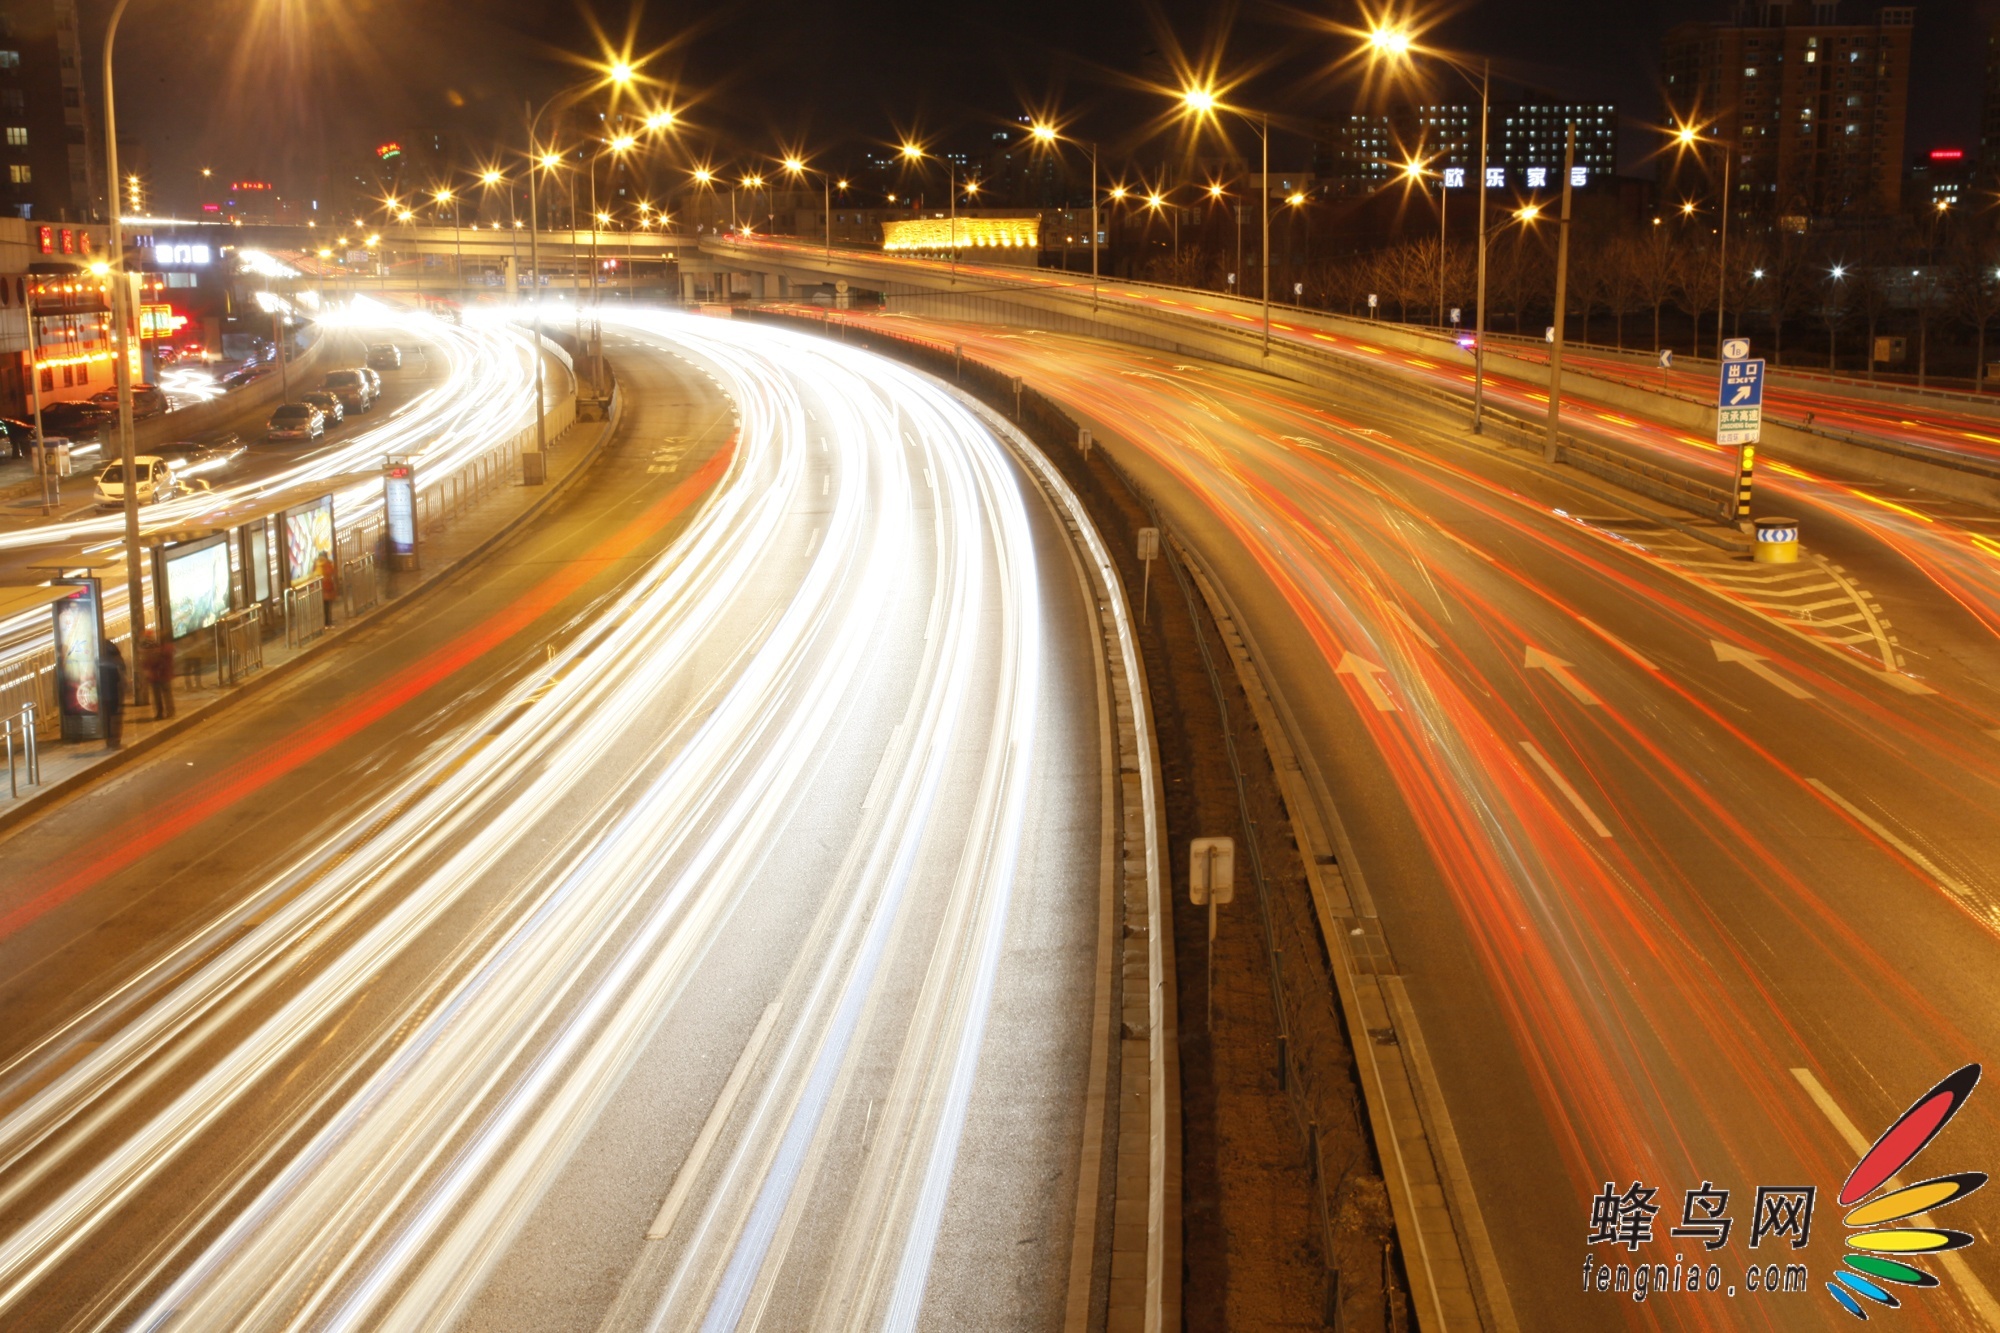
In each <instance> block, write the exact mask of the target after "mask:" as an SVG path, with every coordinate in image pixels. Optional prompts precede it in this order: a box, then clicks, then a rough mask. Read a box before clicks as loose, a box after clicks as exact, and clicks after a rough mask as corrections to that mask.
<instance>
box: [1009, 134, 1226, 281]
mask: <svg viewBox="0 0 2000 1333" xmlns="http://www.w3.org/2000/svg"><path fill="white" fill-rule="evenodd" d="M1028 133H1029V134H1030V135H1031V136H1033V138H1034V139H1035V141H1036V142H1037V143H1043V144H1053V143H1055V142H1056V141H1057V140H1058V139H1060V138H1061V137H1062V136H1061V135H1059V134H1057V133H1056V127H1055V126H1053V125H1049V124H1046V123H1037V124H1035V125H1033V126H1031V127H1030V128H1029V131H1028ZM1084 147H1086V148H1088V149H1089V150H1090V308H1091V310H1092V311H1093V312H1094V311H1095V310H1096V309H1097V235H1098V230H1099V229H1098V225H1097V141H1096V140H1094V139H1093V140H1091V141H1090V142H1088V143H1086V144H1084ZM1237 249H1238V250H1239V251H1240V250H1241V249H1242V241H1241V236H1240V233H1239V237H1238V242H1237ZM1063 262H1064V264H1065V265H1067V264H1068V262H1069V261H1068V260H1067V259H1065V260H1064V261H1063Z"/></svg>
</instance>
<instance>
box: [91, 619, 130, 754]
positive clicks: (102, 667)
mask: <svg viewBox="0 0 2000 1333" xmlns="http://www.w3.org/2000/svg"><path fill="white" fill-rule="evenodd" d="M97 711H98V714H99V716H101V717H102V718H103V719H104V748H105V749H107V750H116V749H117V748H119V747H120V746H121V745H123V744H124V743H125V654H124V653H122V652H120V651H119V650H118V644H117V643H116V642H115V641H113V640H111V639H106V640H104V646H103V648H102V649H101V650H100V651H99V652H98V654H97Z"/></svg>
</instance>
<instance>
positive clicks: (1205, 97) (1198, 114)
mask: <svg viewBox="0 0 2000 1333" xmlns="http://www.w3.org/2000/svg"><path fill="white" fill-rule="evenodd" d="M1181 105H1182V107H1183V108H1185V109H1186V110H1187V111H1189V112H1191V113H1192V114H1193V115H1194V117H1195V118H1196V120H1198V121H1199V120H1215V119H1217V118H1218V116H1219V114H1220V113H1221V112H1224V111H1234V112H1235V114H1236V116H1237V117H1238V119H1240V120H1242V122H1243V123H1244V124H1246V125H1248V126H1249V127H1250V128H1251V129H1253V130H1255V131H1257V138H1258V141H1259V142H1260V143H1261V144H1262V145H1263V149H1264V157H1263V163H1264V169H1263V172H1262V174H1261V175H1260V176H1259V177H1258V193H1259V195H1261V196H1262V199H1263V208H1262V215H1263V218H1262V220H1263V231H1264V253H1263V264H1262V268H1263V270H1264V355H1265V356H1269V355H1270V354H1271V118H1270V117H1269V116H1268V115H1264V114H1261V113H1260V114H1259V115H1258V116H1257V117H1256V118H1255V119H1252V118H1251V116H1250V113H1249V112H1247V111H1241V110H1238V109H1237V108H1235V107H1230V106H1225V105H1224V104H1223V103H1222V102H1221V101H1220V100H1219V99H1218V98H1217V97H1216V95H1215V90H1214V89H1213V88H1210V87H1207V86H1202V87H1196V88H1189V89H1187V90H1186V91H1184V92H1183V93H1181Z"/></svg>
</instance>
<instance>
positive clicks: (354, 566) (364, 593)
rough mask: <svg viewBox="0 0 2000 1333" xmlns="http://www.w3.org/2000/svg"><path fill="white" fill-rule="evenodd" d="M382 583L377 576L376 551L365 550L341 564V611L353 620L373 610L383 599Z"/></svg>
mask: <svg viewBox="0 0 2000 1333" xmlns="http://www.w3.org/2000/svg"><path fill="white" fill-rule="evenodd" d="M381 598H382V593H381V583H380V580H378V579H377V578H376V577H375V553H374V552H373V551H363V552H362V553H361V554H360V555H358V556H355V557H354V558H353V559H352V560H346V561H343V562H342V563H341V566H340V611H341V614H342V615H344V616H346V617H347V618H348V619H349V620H352V619H353V618H354V617H355V616H358V615H360V614H361V613H362V612H363V611H368V610H372V609H373V608H374V607H375V605H376V603H378V602H379V601H381Z"/></svg>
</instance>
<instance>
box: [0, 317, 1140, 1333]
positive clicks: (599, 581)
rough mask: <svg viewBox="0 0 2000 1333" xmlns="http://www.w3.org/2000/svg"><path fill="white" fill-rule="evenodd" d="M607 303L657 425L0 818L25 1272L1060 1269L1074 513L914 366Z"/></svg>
mask: <svg viewBox="0 0 2000 1333" xmlns="http://www.w3.org/2000/svg"><path fill="white" fill-rule="evenodd" d="M607 322H608V323H609V321H607ZM611 337H612V338H613V339H615V345H614V346H613V347H612V349H611V352H612V355H613V356H614V357H615V358H616V359H617V361H618V364H619V366H620V370H621V385H622V389H623V392H624V393H625V394H626V395H627V397H626V402H627V407H626V415H625V418H624V421H623V423H622V428H621V434H620V437H619V438H618V439H617V440H615V441H614V442H613V443H612V444H611V445H609V446H608V447H607V452H606V454H605V456H604V457H603V458H602V460H601V461H600V462H599V463H598V464H597V465H596V467H595V469H594V471H593V472H592V473H590V474H589V475H587V476H585V477H584V478H582V479H581V480H580V481H579V482H578V484H577V486H576V487H575V489H574V490H573V491H572V492H571V493H570V494H569V495H567V496H565V497H563V498H562V499H561V500H560V501H559V502H558V503H557V505H556V506H555V507H554V508H553V509H552V510H551V511H550V512H549V513H548V514H547V516H546V517H545V519H544V520H542V521H541V522H539V523H538V524H537V525H535V526H534V527H533V528H532V529H531V530H530V531H529V533H528V534H527V535H525V536H524V537H523V538H521V539H520V540H518V541H517V542H516V543H514V544H513V545H511V546H509V547H507V548H505V549H503V550H502V551H501V552H500V553H498V554H496V555H495V556H493V557H490V558H489V561H488V562H487V564H486V565H485V566H484V567H483V568H482V570H481V571H480V572H479V573H478V575H477V576H476V577H468V578H464V579H460V580H458V581H456V582H454V583H452V584H450V585H448V586H446V587H445V588H443V589H441V590H440V591H438V592H436V593H433V594H431V595H429V596H427V597H425V598H422V599H418V600H416V601H413V602H412V603H411V604H408V605H405V606H402V607H400V608H398V609H395V610H392V611H391V612H389V613H388V614H387V615H385V616H384V617H383V618H382V619H381V620H380V621H378V622H376V623H374V624H372V625H370V626H368V627H366V628H363V629H361V630H359V631H358V632H357V633H356V634H355V635H354V636H353V638H352V639H351V640H349V641H348V642H347V643H346V644H344V645H342V647H341V648H340V651H339V652H337V653H330V654H328V655H327V656H326V657H325V658H324V659H322V660H321V661H320V662H319V663H317V664H315V665H314V666H313V667H311V668H309V669H307V670H306V671H304V672H302V673H301V674H300V675H299V676H297V677H296V678H294V679H293V680H291V681H289V682H288V683H286V684H285V685H284V686H283V687H281V688H275V689H272V690H270V691H267V692H266V693H264V694H263V695H261V696H259V697H257V698H255V699H253V700H250V701H246V702H245V703H244V704H242V705H240V706H239V707H238V708H236V709H234V710H233V711H232V712H231V713H229V714H227V715H225V716H224V717H222V718H220V719H218V720H217V721H216V722H215V723H214V724H213V725H211V726H208V727H204V728H202V729H201V730H199V731H198V732H196V733H194V734H192V735H190V736H188V737H186V738H184V739H180V740H177V741H175V742H173V743H171V744H168V745H166V746H163V747H162V748H161V749H160V750H159V751H158V752H156V753H155V754H153V755H151V756H149V757H148V758H147V759H145V760H144V761H143V762H140V763H137V764H134V765H132V766H130V767H129V768H127V769H126V770H124V771H122V772H121V773H120V774H118V775H117V776H116V777H115V778H113V779H112V780H110V781H109V782H107V783H105V784H104V785H103V786H102V787H100V788H97V789H95V790H93V791H91V792H90V793H89V794H87V795H85V796H83V797H81V798H78V799H76V800H73V801H71V802H69V803H68V804H66V805H64V806H61V807H59V808H57V809H56V810H54V811H52V812H51V813H50V814H48V815H46V816H44V817H42V818H40V819H38V820H36V821H34V822H32V823H30V824H28V825H25V826H23V827H22V828H21V829H20V830H18V831H16V832H15V833H13V834H12V835H11V836H9V837H8V838H7V839H6V840H4V841H0V885H4V886H5V887H4V888H0V899H4V906H5V908H6V909H7V910H8V911H10V912H11V913H12V914H13V915H12V917H11V918H10V919H11V920H12V921H13V922H14V923H15V924H14V928H13V929H12V930H11V931H10V932H9V933H7V934H6V935H5V936H4V937H0V1003H4V1004H5V1005H6V1011H7V1013H8V1014H9V1017H10V1019H11V1020H12V1021H11V1022H10V1023H9V1024H8V1026H7V1029H6V1031H5V1032H4V1033H0V1161H4V1162H5V1164H6V1165H5V1167H4V1170H0V1182H4V1183H0V1311H4V1314H0V1319H4V1320H5V1321H9V1322H15V1323H21V1324H26V1325H29V1326H34V1327H38V1328H43V1327H45V1328H95V1327H109V1326H117V1327H128V1326H131V1325H132V1324H135V1323H137V1324H141V1325H143V1326H147V1327H156V1328H213V1327H225V1326H261V1325H267V1324H271V1323H278V1322H284V1323H298V1324H311V1325H334V1326H366V1327H371V1328H393V1327H410V1328H435V1327H439V1326H444V1325H448V1324H452V1323H454V1322H455V1323H456V1324H457V1326H461V1327H467V1328H475V1327H476V1328H480V1329H488V1328H532V1329H538V1330H539V1329H556V1328H596V1327H683V1326H700V1327H703V1328H734V1327H740V1326H746V1325H747V1324H749V1323H759V1322H761V1323H762V1324H763V1325H764V1326H767V1327H797V1326H804V1325H806V1324H814V1325H819V1326H830V1325H834V1324H840V1325H842V1326H845V1325H848V1324H853V1325H856V1326H858V1325H861V1324H867V1325H870V1326H893V1327H905V1328H916V1327H925V1328H955V1327H965V1326H967V1325H968V1324H969V1323H976V1324H977V1325H978V1326H981V1327H997V1328H1011V1327H1019V1328H1042V1327H1048V1326H1050V1325H1051V1324H1052V1323H1055V1322H1058V1321H1059V1319H1060V1311H1061V1309H1062V1304H1063V1299H1064V1295H1065V1293H1064V1291H1063V1290H1062V1281H1063V1278H1064V1276H1065V1272H1066V1268H1065V1266H1066V1261H1067V1256H1068V1254H1069V1248H1070V1235H1069V1228H1070V1223H1071V1220H1072V1219H1071V1211H1072V1210H1073V1208H1074V1201H1075V1198H1076V1181H1075V1174H1074V1173H1075V1171H1076V1163H1077V1154H1078V1147H1079V1137H1080V1133H1081V1129H1082V1122H1083V1115H1082V1105H1083V1092H1084V1086H1085V1079H1086V1073H1087V1071H1086V1068H1085V1065H1086V1058H1087V1054H1088V1048H1089V1035H1090V1019H1089V1012H1088V1011H1089V999H1090V996H1091V994H1092V988H1093V983H1094V979H1095V970H1094V969H1095V965H1096V960H1095V957H1094V954H1095V942H1096V929H1097V911H1098V893H1099V838H1100V836H1101V834H1102V832H1103V831H1102V830H1100V829H1099V828H1098V827H1097V811H1098V792H1099V789H1100V786H1101V783H1102V781H1103V778H1102V764H1103V762H1104V761H1103V756H1102V755H1101V754H1100V753H1099V744H1098V734H1099V719H1098V717H1097V690H1096V688H1095V685H1094V673H1095V670H1096V667H1095V663H1094V658H1093V656H1092V651H1091V648H1090V639H1089V634H1090V632H1091V631H1090V627H1089V620H1088V617H1089V616H1090V614H1091V608H1090V606H1089V605H1088V603H1087V602H1086V600H1085V599H1084V597H1083V594H1082V592H1081V591H1080V588H1079V582H1078V577H1077V574H1076V571H1075V567H1074V565H1073V562H1072V560H1071V558H1070V556H1069V554H1068V553H1067V550H1066V548H1065V545H1064V540H1063V536H1062V533H1061V529H1060V527H1059V526H1058V525H1057V524H1056V523H1055V521H1054V520H1053V518H1052V517H1051V516H1050V514H1049V513H1048V512H1047V511H1046V509H1045V508H1043V507H1042V505H1041V502H1040V500H1039V499H1038V498H1036V495H1035V493H1034V492H1033V491H1032V489H1031V488H1029V487H1028V486H1026V485H1025V483H1024V481H1023V479H1022V477H1021V476H1020V475H1019V473H1018V471H1017V469H1016V466H1015V464H1014V462H1013V460H1012V459H1011V457H1010V456H1009V455H1007V454H1006V453H1005V451H1004V450H1002V449H1001V448H1000V447H999V446H998V444H997V443H996V442H995V441H994V440H993V439H992V437H991V436H990V435H989V434H988V433H987V432H985V431H984V430H983V429H982V428H979V427H978V426H977V425H976V424H974V422H973V419H972V418H971V417H970V415H969V414H967V413H966V412H965V411H964V410H963V409H962V408H960V407H958V405H957V404H955V403H954V402H952V401H951V400H950V399H949V398H948V397H946V396H944V395H942V394H940V393H938V392H937V391H936V390H934V389H931V388H929V387H928V386H925V385H924V384H923V383H922V382H921V381H919V380H918V379H916V378H915V377H911V376H908V375H906V374H904V373H903V372H901V371H899V370H896V369H894V368H893V367H887V366H885V365H883V364H881V363H877V362H874V361H873V360H872V359H870V358H866V357H864V356H861V355H859V354H856V353H852V352H848V353H841V354H831V353H830V352H829V350H828V349H825V348H823V347H821V346H820V345H818V344H815V343H813V342H811V341H810V340H792V341H789V342H788V341H787V340H786V339H783V338H779V337H777V336H775V335H772V334H770V333H769V332H768V331H763V332H760V333H758V334H756V335H746V334H745V333H744V331H743V330H741V329H740V328H732V327H731V326H727V325H721V326H718V325H715V324H713V323H708V324H706V326H705V325H704V321H700V320H688V321H682V320H674V319H671V318H665V317H663V318H660V319H658V320H643V321H640V322H638V323H636V324H634V325H632V326H631V327H629V328H626V329H624V330H622V331H618V330H614V331H613V333H612V334H611ZM669 344H674V346H672V347H669ZM682 357H685V358H687V359H685V360H683V359H681V358H682ZM725 390H726V394H725ZM732 403H733V405H734V413H733V414H732V411H731V406H730V405H731V404H732ZM732 1075H734V1076H732ZM710 1126H712V1127H713V1128H712V1129H708V1127H710ZM705 1130H707V1132H705Z"/></svg>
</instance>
